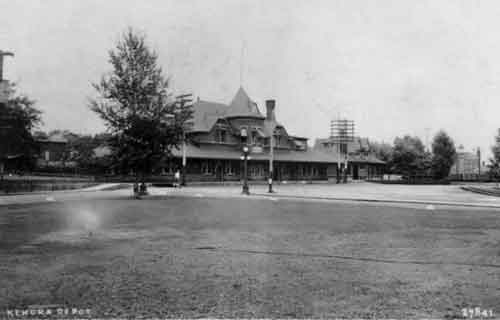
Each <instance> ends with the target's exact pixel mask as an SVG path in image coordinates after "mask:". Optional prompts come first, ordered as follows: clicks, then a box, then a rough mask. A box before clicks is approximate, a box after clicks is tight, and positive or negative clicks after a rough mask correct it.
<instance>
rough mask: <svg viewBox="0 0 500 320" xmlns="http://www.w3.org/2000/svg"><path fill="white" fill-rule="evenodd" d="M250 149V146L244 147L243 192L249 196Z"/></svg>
mask: <svg viewBox="0 0 500 320" xmlns="http://www.w3.org/2000/svg"><path fill="white" fill-rule="evenodd" d="M249 153H250V149H249V148H248V146H243V190H242V192H241V193H242V194H246V195H249V194H250V191H249V188H248V154H249Z"/></svg>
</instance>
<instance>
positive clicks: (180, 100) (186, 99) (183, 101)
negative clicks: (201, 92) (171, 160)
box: [176, 93, 193, 186]
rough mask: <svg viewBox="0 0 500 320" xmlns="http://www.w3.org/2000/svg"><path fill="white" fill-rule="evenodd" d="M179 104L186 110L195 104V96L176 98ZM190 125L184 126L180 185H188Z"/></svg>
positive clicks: (184, 124) (184, 95)
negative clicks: (187, 139) (187, 144)
mask: <svg viewBox="0 0 500 320" xmlns="http://www.w3.org/2000/svg"><path fill="white" fill-rule="evenodd" d="M176 98H177V101H178V103H179V106H180V108H181V109H182V108H184V107H185V106H186V105H187V104H191V103H192V102H193V95H192V94H190V93H188V94H182V95H179V96H177V97H176ZM188 129H189V128H188V123H183V124H182V166H181V181H180V185H181V186H185V185H186V166H187V155H186V152H187V151H186V148H187V146H186V130H188Z"/></svg>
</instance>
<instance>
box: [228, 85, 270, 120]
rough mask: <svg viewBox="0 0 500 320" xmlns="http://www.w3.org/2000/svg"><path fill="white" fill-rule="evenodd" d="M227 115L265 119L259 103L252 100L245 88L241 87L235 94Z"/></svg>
mask: <svg viewBox="0 0 500 320" xmlns="http://www.w3.org/2000/svg"><path fill="white" fill-rule="evenodd" d="M226 117H257V118H262V119H264V118H265V117H264V116H263V115H262V113H260V111H259V108H258V107H257V104H256V103H255V102H254V101H252V100H251V99H250V98H249V97H248V94H247V93H246V92H245V90H244V89H243V88H242V87H240V88H239V89H238V92H236V95H235V96H234V98H233V100H232V101H231V104H229V110H228V114H227V115H226Z"/></svg>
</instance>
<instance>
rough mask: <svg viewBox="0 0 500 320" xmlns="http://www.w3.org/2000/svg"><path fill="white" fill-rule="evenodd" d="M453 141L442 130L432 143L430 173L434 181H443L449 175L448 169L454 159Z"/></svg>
mask: <svg viewBox="0 0 500 320" xmlns="http://www.w3.org/2000/svg"><path fill="white" fill-rule="evenodd" d="M456 155H457V152H456V149H455V144H454V143H453V140H452V139H451V138H450V136H448V134H447V133H446V132H444V131H443V130H441V131H439V132H438V133H437V134H436V135H435V136H434V140H433V141H432V173H433V175H434V178H435V179H444V178H446V177H447V176H448V175H449V174H450V168H451V167H452V166H453V163H454V162H455V159H456Z"/></svg>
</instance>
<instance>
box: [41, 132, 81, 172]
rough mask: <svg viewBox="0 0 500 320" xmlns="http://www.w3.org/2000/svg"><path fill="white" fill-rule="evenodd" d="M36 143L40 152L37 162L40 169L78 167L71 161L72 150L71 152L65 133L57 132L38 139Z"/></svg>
mask: <svg viewBox="0 0 500 320" xmlns="http://www.w3.org/2000/svg"><path fill="white" fill-rule="evenodd" d="M36 142H37V144H38V146H39V150H40V152H39V156H38V158H37V161H36V166H37V168H38V169H44V168H58V169H63V168H74V167H76V165H77V164H76V162H75V161H70V160H69V159H70V157H71V150H69V146H68V145H69V141H68V139H67V137H66V136H65V134H64V133H63V132H56V133H53V134H50V135H48V136H47V137H40V138H37V139H36Z"/></svg>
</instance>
